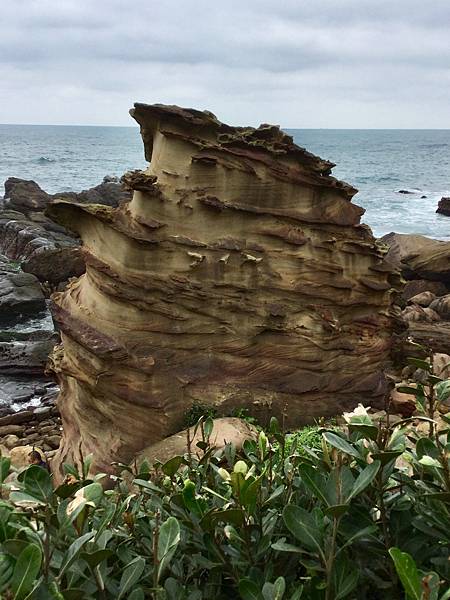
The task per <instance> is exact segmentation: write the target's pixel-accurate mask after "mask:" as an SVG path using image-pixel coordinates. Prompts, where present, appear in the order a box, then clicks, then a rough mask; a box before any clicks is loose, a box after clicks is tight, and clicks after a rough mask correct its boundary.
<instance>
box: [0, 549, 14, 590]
mask: <svg viewBox="0 0 450 600" xmlns="http://www.w3.org/2000/svg"><path fill="white" fill-rule="evenodd" d="M13 571H14V560H13V559H12V558H11V557H10V556H8V555H7V554H3V553H2V554H0V592H2V591H3V590H4V589H6V587H7V586H8V585H9V582H10V581H11V578H12V575H13Z"/></svg>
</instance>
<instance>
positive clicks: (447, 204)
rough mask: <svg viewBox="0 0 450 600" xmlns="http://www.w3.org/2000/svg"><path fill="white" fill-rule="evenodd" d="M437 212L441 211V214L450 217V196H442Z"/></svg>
mask: <svg viewBox="0 0 450 600" xmlns="http://www.w3.org/2000/svg"><path fill="white" fill-rule="evenodd" d="M436 212H437V213H439V214H440V215H445V216H447V217H450V198H444V197H442V198H441V199H440V200H439V204H438V207H437V209H436Z"/></svg>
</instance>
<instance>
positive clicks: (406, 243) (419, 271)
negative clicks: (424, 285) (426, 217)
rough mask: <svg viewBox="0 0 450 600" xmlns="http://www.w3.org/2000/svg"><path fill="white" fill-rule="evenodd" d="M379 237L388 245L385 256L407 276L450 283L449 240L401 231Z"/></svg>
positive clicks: (408, 277)
mask: <svg viewBox="0 0 450 600" xmlns="http://www.w3.org/2000/svg"><path fill="white" fill-rule="evenodd" d="M380 241H381V242H382V243H384V244H386V246H388V248H389V251H388V253H387V256H386V259H387V260H388V261H389V262H390V263H391V264H392V265H393V266H395V267H397V268H399V269H401V271H402V274H403V276H404V277H405V278H406V279H429V280H431V281H439V282H441V283H450V242H441V241H438V240H433V239H431V238H427V237H425V236H423V235H410V234H402V233H388V234H387V235H385V236H383V237H382V238H381V239H380Z"/></svg>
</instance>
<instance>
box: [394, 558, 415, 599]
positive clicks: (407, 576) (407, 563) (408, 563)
mask: <svg viewBox="0 0 450 600" xmlns="http://www.w3.org/2000/svg"><path fill="white" fill-rule="evenodd" d="M389 554H390V555H391V558H392V560H393V561H394V565H395V569H396V571H397V575H398V576H399V579H400V581H401V582H402V585H403V588H404V589H405V592H406V594H407V596H408V597H409V598H411V600H422V580H421V577H420V575H419V572H418V570H417V567H416V563H415V562H414V560H413V558H412V556H411V555H410V554H408V553H407V552H402V551H401V550H400V549H399V548H391V549H390V550H389Z"/></svg>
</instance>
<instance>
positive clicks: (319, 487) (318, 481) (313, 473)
mask: <svg viewBox="0 0 450 600" xmlns="http://www.w3.org/2000/svg"><path fill="white" fill-rule="evenodd" d="M298 471H299V473H300V476H301V478H302V480H303V482H304V483H305V485H306V486H307V487H308V488H309V489H310V490H311V492H312V493H313V494H314V495H315V496H317V498H319V499H320V500H321V501H322V502H323V503H324V504H325V505H326V506H328V505H329V501H328V499H327V497H326V481H325V478H324V476H323V475H322V474H321V473H320V472H319V470H318V469H317V467H313V466H312V465H308V464H307V463H302V464H300V465H299V466H298Z"/></svg>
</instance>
